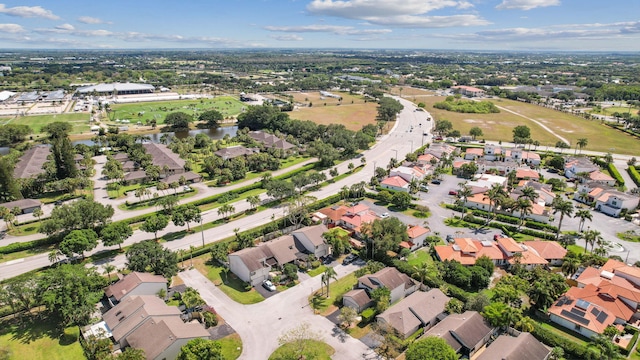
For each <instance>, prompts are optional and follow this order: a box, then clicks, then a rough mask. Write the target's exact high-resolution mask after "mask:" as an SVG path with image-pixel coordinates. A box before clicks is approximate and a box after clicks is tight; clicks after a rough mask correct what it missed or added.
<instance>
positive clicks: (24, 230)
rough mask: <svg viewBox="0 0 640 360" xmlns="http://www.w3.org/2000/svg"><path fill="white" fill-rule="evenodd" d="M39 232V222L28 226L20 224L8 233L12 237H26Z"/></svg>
mask: <svg viewBox="0 0 640 360" xmlns="http://www.w3.org/2000/svg"><path fill="white" fill-rule="evenodd" d="M38 230H40V222H38V221H36V222H32V223H28V224H22V225H18V226H15V225H14V226H13V227H12V228H11V230H9V231H8V233H9V235H12V236H26V235H33V234H35V233H37V232H38Z"/></svg>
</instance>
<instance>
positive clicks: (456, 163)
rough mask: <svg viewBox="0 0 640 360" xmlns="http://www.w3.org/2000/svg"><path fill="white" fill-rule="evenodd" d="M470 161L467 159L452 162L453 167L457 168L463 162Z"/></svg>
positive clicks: (467, 162)
mask: <svg viewBox="0 0 640 360" xmlns="http://www.w3.org/2000/svg"><path fill="white" fill-rule="evenodd" d="M470 162H471V161H469V160H457V161H454V162H453V168H454V169H459V168H460V167H461V166H462V165H464V164H469V163H470Z"/></svg>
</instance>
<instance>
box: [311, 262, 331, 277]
mask: <svg viewBox="0 0 640 360" xmlns="http://www.w3.org/2000/svg"><path fill="white" fill-rule="evenodd" d="M326 269H327V267H326V266H324V265H320V266H318V267H317V268H315V269H311V270H309V271H308V272H307V274H309V276H311V277H314V276H318V275H320V274H322V273H323V272H324V271H325V270H326Z"/></svg>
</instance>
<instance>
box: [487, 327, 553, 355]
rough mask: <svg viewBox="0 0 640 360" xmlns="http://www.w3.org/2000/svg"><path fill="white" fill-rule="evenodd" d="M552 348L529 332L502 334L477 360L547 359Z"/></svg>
mask: <svg viewBox="0 0 640 360" xmlns="http://www.w3.org/2000/svg"><path fill="white" fill-rule="evenodd" d="M549 355H551V349H549V348H548V347H546V346H545V345H544V344H542V343H541V342H540V341H538V339H536V338H535V337H534V336H533V335H531V334H530V333H528V332H523V333H520V334H519V335H518V336H515V337H514V336H510V335H500V336H498V338H497V339H496V340H495V341H493V342H492V343H491V345H489V346H488V347H487V348H486V350H485V351H483V352H482V353H481V354H480V355H479V356H478V357H477V358H476V360H496V359H504V360H507V359H508V360H547V359H548V358H549Z"/></svg>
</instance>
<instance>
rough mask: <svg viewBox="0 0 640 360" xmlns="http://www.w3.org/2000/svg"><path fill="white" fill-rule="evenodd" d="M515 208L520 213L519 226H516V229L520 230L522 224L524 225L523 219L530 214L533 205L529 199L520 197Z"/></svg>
mask: <svg viewBox="0 0 640 360" xmlns="http://www.w3.org/2000/svg"><path fill="white" fill-rule="evenodd" d="M515 208H516V210H518V212H519V213H520V224H519V225H518V229H520V228H521V227H522V224H524V218H525V217H527V215H529V214H531V210H532V209H533V203H532V202H531V201H530V200H529V199H527V198H524V197H521V198H518V200H517V201H516V206H515Z"/></svg>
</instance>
